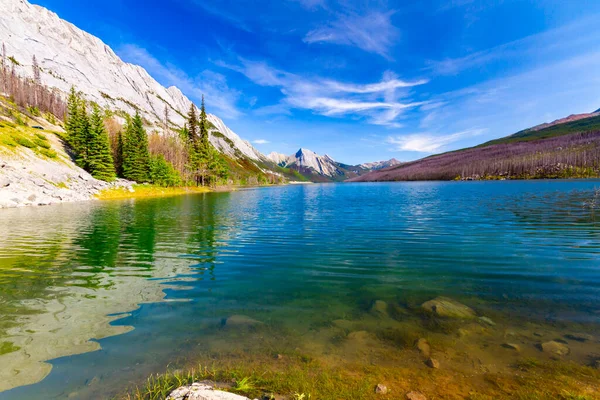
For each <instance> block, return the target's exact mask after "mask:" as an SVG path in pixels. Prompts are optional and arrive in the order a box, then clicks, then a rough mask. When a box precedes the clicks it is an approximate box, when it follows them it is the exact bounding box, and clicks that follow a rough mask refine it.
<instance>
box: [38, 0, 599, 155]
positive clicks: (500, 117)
mask: <svg viewBox="0 0 600 400" xmlns="http://www.w3.org/2000/svg"><path fill="white" fill-rule="evenodd" d="M34 2H35V3H36V4H40V5H42V6H45V7H47V8H49V9H51V10H53V11H55V12H57V13H58V14H59V15H60V16H61V17H62V18H64V19H66V20H69V21H70V22H73V23H74V24H76V25H77V26H79V27H80V28H82V29H84V30H86V31H88V32H90V33H92V34H94V35H96V36H98V37H100V38H101V39H102V40H103V41H104V42H106V43H107V44H108V45H109V46H111V47H112V48H113V49H114V50H115V51H116V52H117V54H119V55H120V56H121V57H122V58H123V59H124V60H125V61H128V62H132V63H136V64H140V65H142V66H144V67H145V68H146V69H147V70H148V71H149V72H150V74H151V75H153V76H154V78H156V79H157V80H158V81H159V82H161V83H162V84H164V85H165V86H170V85H176V86H179V87H180V88H181V89H182V90H183V92H184V93H186V94H187V95H188V96H189V97H190V98H192V99H193V100H198V98H199V96H200V94H201V93H204V94H205V95H206V99H207V107H208V110H209V112H212V113H214V114H217V115H218V116H220V117H221V118H223V119H224V120H225V122H226V123H227V124H228V125H229V126H230V127H231V128H232V129H233V130H234V131H235V132H237V133H238V134H239V135H240V136H242V137H243V138H244V139H247V140H250V141H251V142H253V144H254V145H255V146H256V147H257V148H258V149H259V150H261V151H262V152H264V153H269V152H271V151H277V152H281V153H285V154H291V153H293V152H295V151H296V150H297V149H298V148H300V147H305V148H309V149H311V150H314V151H316V152H318V153H321V154H329V155H330V156H332V157H333V158H334V159H336V160H338V161H342V162H345V163H349V164H354V163H361V162H367V161H374V160H384V159H389V158H392V157H396V158H398V159H400V160H412V159H416V158H420V157H424V156H427V155H429V154H432V153H439V152H442V151H446V150H453V149H457V148H461V147H465V146H471V145H475V144H478V143H481V142H483V141H487V140H489V139H493V138H496V137H500V136H506V135H508V134H511V133H514V132H516V131H518V130H520V129H523V128H527V127H530V126H533V125H536V124H539V123H542V122H546V121H550V120H553V119H557V118H561V117H564V116H566V115H568V114H572V113H582V112H590V111H594V110H596V109H597V108H600V45H599V44H600V24H599V23H598V21H599V20H600V1H597V0H589V1H585V0H568V1H550V0H538V1H519V0H498V1H495V0H481V1H478V0H450V1H439V0H424V1H410V2H409V1H329V0H279V1H268V0H257V1H247V0H221V1H214V0H171V1H160V2H159V1H154V0H146V1H143V2H142V1H131V0H129V1H128V0H103V1H94V0H88V1H86V2H74V1H71V0H35V1H34Z"/></svg>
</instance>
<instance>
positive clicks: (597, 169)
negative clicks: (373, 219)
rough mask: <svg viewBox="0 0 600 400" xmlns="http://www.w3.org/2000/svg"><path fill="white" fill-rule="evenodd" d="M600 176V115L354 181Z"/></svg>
mask: <svg viewBox="0 0 600 400" xmlns="http://www.w3.org/2000/svg"><path fill="white" fill-rule="evenodd" d="M598 176H600V116H594V117H591V118H585V119H581V120H577V121H571V122H567V123H562V124H556V125H552V126H548V127H545V128H542V129H533V128H532V129H527V130H524V131H521V132H518V133H516V134H514V135H511V136H507V137H504V138H501V139H497V140H493V141H490V142H487V143H483V144H481V145H479V146H476V147H472V148H468V149H463V150H457V151H453V152H448V153H444V154H438V155H434V156H430V157H426V158H423V159H421V160H417V161H413V162H409V163H405V164H402V165H400V166H396V167H392V168H387V169H383V170H380V171H373V172H371V173H369V174H366V175H364V176H361V177H358V178H355V179H351V180H352V181H416V180H496V179H544V178H548V179H553V178H591V177H598Z"/></svg>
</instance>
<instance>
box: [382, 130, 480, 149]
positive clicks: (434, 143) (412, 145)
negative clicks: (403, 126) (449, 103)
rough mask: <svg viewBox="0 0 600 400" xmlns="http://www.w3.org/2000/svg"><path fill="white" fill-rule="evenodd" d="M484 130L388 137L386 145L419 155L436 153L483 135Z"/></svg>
mask: <svg viewBox="0 0 600 400" xmlns="http://www.w3.org/2000/svg"><path fill="white" fill-rule="evenodd" d="M485 131H486V130H485V129H469V130H466V131H462V132H457V133H453V134H450V135H440V136H436V135H433V134H430V133H415V134H411V135H405V136H395V137H389V138H388V143H390V144H393V145H394V146H395V147H396V150H398V151H416V152H419V153H437V152H440V151H442V150H444V149H445V147H446V146H447V145H449V144H451V143H454V142H457V141H459V140H463V139H466V138H470V137H474V136H478V135H481V134H482V133H484V132H485Z"/></svg>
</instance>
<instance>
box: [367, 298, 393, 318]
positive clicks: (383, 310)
mask: <svg viewBox="0 0 600 400" xmlns="http://www.w3.org/2000/svg"><path fill="white" fill-rule="evenodd" d="M387 309H388V304H387V303H386V302H385V301H383V300H375V302H374V303H373V305H372V306H371V310H370V311H371V314H373V315H375V316H377V317H381V318H387V317H388V316H389V315H388V312H387Z"/></svg>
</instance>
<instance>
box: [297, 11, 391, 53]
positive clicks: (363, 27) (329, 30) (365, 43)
mask: <svg viewBox="0 0 600 400" xmlns="http://www.w3.org/2000/svg"><path fill="white" fill-rule="evenodd" d="M393 14H394V12H393V11H387V12H380V11H370V12H368V13H365V14H363V15H359V14H354V13H352V14H341V15H339V16H338V17H337V19H335V20H334V21H332V22H330V23H328V24H327V25H324V26H321V27H319V28H316V29H313V30H311V31H309V32H308V33H307V34H306V36H305V37H304V42H306V43H334V44H340V45H347V46H354V47H358V48H359V49H362V50H364V51H367V52H369V53H375V54H379V55H380V56H383V57H385V58H387V59H389V60H391V59H392V57H391V55H390V51H391V48H392V47H393V46H394V44H396V41H397V39H398V38H399V36H400V32H399V30H398V29H397V28H396V27H395V26H394V25H393V23H392V20H391V17H392V15H393Z"/></svg>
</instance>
